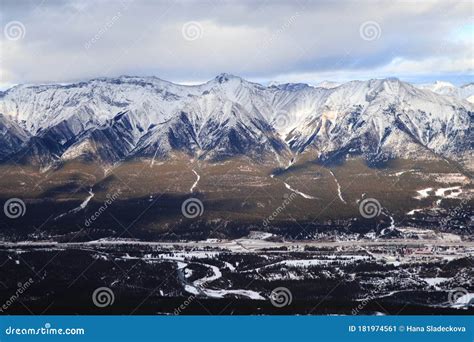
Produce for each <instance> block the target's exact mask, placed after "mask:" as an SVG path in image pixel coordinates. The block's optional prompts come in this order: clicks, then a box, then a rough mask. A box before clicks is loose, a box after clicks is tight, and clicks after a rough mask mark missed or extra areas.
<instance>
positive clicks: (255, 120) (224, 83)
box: [0, 74, 474, 166]
mask: <svg viewBox="0 0 474 342" xmlns="http://www.w3.org/2000/svg"><path fill="white" fill-rule="evenodd" d="M328 84H329V83H328ZM469 87H471V88H472V85H470V86H469ZM432 90H433V91H432ZM432 90H430V89H427V88H426V87H416V86H413V85H411V84H409V83H405V82H402V81H400V80H398V79H392V78H389V79H376V80H369V81H351V82H348V83H344V84H341V85H337V84H333V83H331V84H330V86H327V84H325V85H323V86H309V85H307V84H294V83H288V84H278V85H270V86H262V85H260V84H257V83H252V82H249V81H246V80H244V79H242V78H240V77H237V76H233V75H229V74H221V75H218V76H217V77H215V78H214V79H212V80H211V81H209V82H207V83H204V84H201V85H196V86H185V85H178V84H174V83H171V82H167V81H164V80H161V79H159V78H156V77H129V76H122V77H118V78H98V79H93V80H90V81H87V82H80V83H75V84H69V85H28V86H26V85H19V86H16V87H13V88H11V89H9V90H7V91H5V92H3V93H0V132H1V134H0V158H1V159H2V160H3V161H4V162H6V161H8V160H9V159H11V158H15V159H16V160H17V161H21V162H26V163H32V164H36V165H38V164H39V165H41V166H47V165H51V164H52V163H55V162H58V161H64V160H70V159H74V158H78V157H81V158H82V157H86V158H93V159H97V160H100V161H102V162H103V163H107V164H113V163H116V162H119V161H122V160H125V159H128V158H134V157H138V158H143V157H146V158H168V157H170V156H173V155H174V154H175V153H176V152H184V153H185V154H187V155H189V156H190V157H192V158H200V159H204V160H219V159H226V158H230V157H234V156H239V155H245V156H248V157H251V158H255V159H256V160H261V159H265V158H271V159H273V160H278V161H281V163H287V161H288V160H289V159H291V158H295V157H298V156H299V155H301V154H306V153H309V154H311V155H312V156H314V159H322V160H325V159H328V158H332V157H335V156H344V155H346V154H354V155H358V154H359V155H362V156H364V157H365V158H367V159H368V160H379V159H387V158H394V157H403V158H418V157H419V158H422V157H430V156H436V155H437V156H442V157H447V158H452V159H455V160H458V161H463V160H466V158H468V157H469V156H471V155H472V142H471V139H472V133H471V130H470V129H471V125H472V120H473V114H474V105H473V104H472V103H470V102H468V101H467V100H465V96H464V95H462V96H461V95H460V94H457V93H456V94H454V93H453V94H452V93H449V94H447V95H446V94H439V93H437V91H436V89H432ZM463 94H464V93H463Z"/></svg>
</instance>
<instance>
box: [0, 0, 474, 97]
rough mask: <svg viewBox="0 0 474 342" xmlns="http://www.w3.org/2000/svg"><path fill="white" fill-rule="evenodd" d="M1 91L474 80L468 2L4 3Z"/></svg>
mask: <svg viewBox="0 0 474 342" xmlns="http://www.w3.org/2000/svg"><path fill="white" fill-rule="evenodd" d="M0 21H1V25H2V35H1V41H0V53H1V55H0V72H1V80H0V88H1V89H5V88H6V87H9V86H11V85H13V84H18V83H46V82H73V81H78V80H85V79H90V78H95V77H101V76H119V75H154V76H158V77H160V78H163V79H166V80H170V81H174V82H178V83H187V84H192V83H200V82H203V81H206V80H209V79H211V78H213V77H214V76H215V75H217V74H219V73H222V72H228V73H232V74H236V75H239V76H242V77H244V78H247V79H250V80H253V81H258V82H262V83H265V82H269V81H280V82H283V81H288V82H308V83H317V82H320V81H322V80H334V81H346V80H350V79H368V78H381V77H388V76H393V77H399V78H401V79H403V80H407V81H411V82H416V83H423V82H431V81H434V80H438V79H439V80H446V81H451V82H453V83H455V84H463V83H467V82H472V81H473V78H474V76H473V70H474V44H473V41H474V5H473V2H472V1H470V0H468V1H434V0H433V1H431V0H422V1H414V0H412V1H410V0H404V1H394V0H390V1H389V0H387V1H376V0H363V1H356V0H347V1H344V0H342V1H316V0H313V1H304V0H297V1H295V0H293V1H290V0H288V1H281V0H276V1H275V0H273V1H271V0H267V1H258V0H254V1H242V0H241V1H225V0H208V1H205V0H201V1H192V0H188V1H183V0H166V1H165V0H163V1H158V0H157V1H151V0H123V1H120V0H115V1H111V0H110V1H108V0H95V1H91V0H82V1H79V0H78V1H73V0H1V2H0Z"/></svg>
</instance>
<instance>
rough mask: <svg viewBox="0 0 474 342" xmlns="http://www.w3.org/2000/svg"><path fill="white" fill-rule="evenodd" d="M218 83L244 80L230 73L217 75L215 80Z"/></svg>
mask: <svg viewBox="0 0 474 342" xmlns="http://www.w3.org/2000/svg"><path fill="white" fill-rule="evenodd" d="M214 79H215V80H216V81H217V82H219V83H224V82H227V81H229V80H231V79H239V80H241V79H242V78H240V77H239V76H235V75H232V74H228V73H225V72H223V73H221V74H219V75H217V76H216V77H215V78H214Z"/></svg>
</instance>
